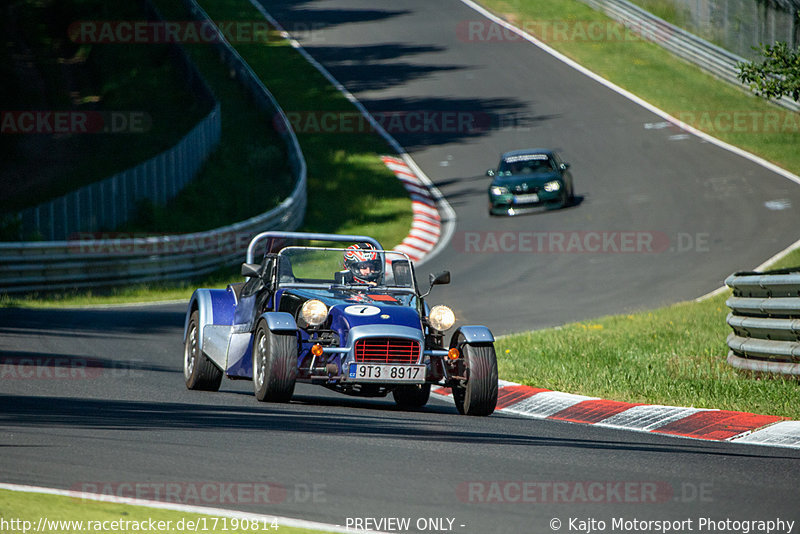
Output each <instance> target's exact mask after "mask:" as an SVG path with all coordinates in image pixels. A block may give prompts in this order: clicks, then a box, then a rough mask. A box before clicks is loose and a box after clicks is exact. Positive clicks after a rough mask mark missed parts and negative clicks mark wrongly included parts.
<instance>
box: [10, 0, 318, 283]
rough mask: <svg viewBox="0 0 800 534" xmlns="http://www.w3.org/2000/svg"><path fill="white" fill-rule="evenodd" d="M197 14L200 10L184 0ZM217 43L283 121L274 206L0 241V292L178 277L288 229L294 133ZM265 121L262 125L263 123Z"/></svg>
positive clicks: (297, 216) (301, 162)
mask: <svg viewBox="0 0 800 534" xmlns="http://www.w3.org/2000/svg"><path fill="white" fill-rule="evenodd" d="M184 1H185V2H187V5H189V6H190V7H191V8H192V12H193V13H195V16H196V17H197V18H200V19H201V20H208V16H207V15H206V14H205V13H204V12H203V11H202V9H201V8H200V7H199V6H197V4H196V3H195V2H193V1H192V0H184ZM220 41H221V42H220V44H219V49H220V52H221V54H222V55H223V58H224V60H225V62H226V63H227V64H228V66H229V67H230V68H231V69H233V71H234V72H235V74H236V77H237V78H238V79H239V80H240V81H241V82H242V83H243V84H244V85H245V87H247V88H248V89H249V90H250V92H251V94H252V96H253V99H254V101H255V102H256V105H257V106H259V107H261V108H262V109H264V110H267V111H268V112H269V113H271V114H274V115H277V116H278V117H280V118H282V119H283V122H284V124H285V125H286V127H285V128H282V129H281V136H282V137H283V139H284V142H285V143H286V148H287V153H288V155H289V166H290V169H291V171H292V174H293V176H294V178H295V187H294V190H293V191H292V193H291V195H289V197H288V198H287V199H286V200H284V201H283V202H282V203H281V204H280V205H279V206H277V207H276V208H274V209H272V210H270V211H268V212H266V213H263V214H261V215H258V216H256V217H252V218H250V219H247V220H245V221H242V222H239V223H236V224H232V225H230V226H226V227H223V228H217V229H216V230H211V231H207V232H197V233H193V234H183V235H171V236H157V237H141V238H137V237H124V238H120V239H100V240H92V239H80V236H77V237H79V238H78V239H75V240H71V241H52V242H28V243H0V293H3V292H7V293H17V292H30V291H46V290H58V289H69V288H86V287H102V286H112V285H117V284H122V283H125V284H128V283H140V282H150V281H159V280H170V279H172V280H174V279H185V278H187V277H190V276H198V275H203V274H207V273H210V272H213V271H214V270H216V269H218V268H220V267H222V266H225V265H231V264H234V263H238V262H241V261H243V258H244V255H245V252H246V251H247V245H248V243H249V241H250V237H252V236H253V235H255V234H257V233H260V232H263V231H266V230H278V229H280V230H296V229H297V228H299V227H300V225H301V224H302V222H303V218H304V216H305V209H306V163H305V159H304V158H303V153H302V151H301V150H300V145H299V144H298V142H297V137H296V136H295V134H294V131H292V129H291V127H290V126H289V121H288V120H286V118H285V116H284V114H283V111H282V110H281V108H280V107H279V106H278V104H277V102H276V101H275V99H274V97H273V96H272V94H271V93H270V92H269V91H268V90H267V89H266V87H264V85H263V84H262V83H261V81H260V80H259V79H258V77H257V76H256V75H255V74H254V73H253V71H252V70H251V69H250V67H249V66H248V65H247V64H246V63H245V62H244V61H243V60H242V59H241V57H239V54H238V53H236V51H235V50H234V49H233V47H231V46H230V44H228V43H227V41H225V40H224V36H222V35H220ZM265 127H268V126H267V125H265Z"/></svg>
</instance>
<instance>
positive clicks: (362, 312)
mask: <svg viewBox="0 0 800 534" xmlns="http://www.w3.org/2000/svg"><path fill="white" fill-rule="evenodd" d="M330 314H331V326H332V327H333V329H334V330H337V329H339V328H341V329H342V330H349V329H351V328H353V327H354V326H362V325H387V326H388V325H394V326H407V327H411V328H417V329H420V328H421V323H420V319H419V314H418V313H417V310H416V309H414V308H409V307H405V306H397V305H392V304H388V305H387V303H381V302H369V303H348V304H337V305H336V306H333V307H332V308H331V309H330ZM337 327H338V328H337Z"/></svg>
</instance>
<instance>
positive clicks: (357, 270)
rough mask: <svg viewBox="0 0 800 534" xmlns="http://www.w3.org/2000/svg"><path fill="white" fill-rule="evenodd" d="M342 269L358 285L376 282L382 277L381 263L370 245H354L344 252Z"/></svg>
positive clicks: (374, 249)
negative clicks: (347, 272) (350, 275)
mask: <svg viewBox="0 0 800 534" xmlns="http://www.w3.org/2000/svg"><path fill="white" fill-rule="evenodd" d="M343 263H344V268H345V269H347V270H348V271H350V273H351V274H352V275H353V279H354V280H355V281H356V282H358V283H368V282H378V281H379V280H380V279H381V277H382V276H383V261H382V260H381V257H380V254H378V249H376V248H375V247H374V246H373V245H372V244H371V243H356V244H354V245H350V246H349V247H347V248H346V249H345V251H344V262H343Z"/></svg>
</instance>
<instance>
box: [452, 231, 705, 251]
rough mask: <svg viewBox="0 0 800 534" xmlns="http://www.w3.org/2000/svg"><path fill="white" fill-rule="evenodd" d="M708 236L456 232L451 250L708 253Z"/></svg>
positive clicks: (654, 232)
mask: <svg viewBox="0 0 800 534" xmlns="http://www.w3.org/2000/svg"><path fill="white" fill-rule="evenodd" d="M709 242H710V236H709V234H707V233H695V234H691V233H678V234H675V235H674V236H670V234H667V233H666V232H658V231H600V230H588V231H587V230H580V231H578V230H574V231H548V232H456V233H455V234H454V235H453V241H452V245H451V246H452V247H453V249H454V250H455V251H456V252H459V253H463V254H492V253H507V254H659V253H664V252H709V247H710V245H709Z"/></svg>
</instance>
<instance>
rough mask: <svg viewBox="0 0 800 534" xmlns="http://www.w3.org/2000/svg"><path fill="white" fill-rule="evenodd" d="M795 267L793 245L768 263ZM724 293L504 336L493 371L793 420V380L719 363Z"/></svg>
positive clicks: (582, 389)
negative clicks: (781, 256)
mask: <svg viewBox="0 0 800 534" xmlns="http://www.w3.org/2000/svg"><path fill="white" fill-rule="evenodd" d="M797 266H800V249H797V250H794V251H792V252H790V253H789V254H788V255H786V256H785V257H784V258H782V259H781V260H779V261H777V262H776V263H775V264H774V265H772V266H770V268H773V269H784V268H789V267H797ZM729 296H730V291H726V292H725V293H723V294H721V295H717V296H715V297H712V298H710V299H706V300H704V301H702V302H695V301H692V302H683V303H680V304H675V305H673V306H667V307H664V308H659V309H656V310H653V311H649V312H642V313H635V314H629V315H614V316H608V317H602V318H599V319H595V320H592V321H586V322H580V323H571V324H567V325H564V326H562V327H557V328H549V329H546V330H539V331H535V332H526V333H522V334H514V335H510V336H505V337H503V338H501V339H499V340H498V342H497V356H498V366H499V371H500V376H501V377H502V378H504V379H505V380H510V381H513V382H518V383H520V384H527V385H530V386H535V387H538V388H546V389H553V390H557V391H564V392H568V393H576V394H581V395H589V396H596V397H601V398H607V399H614V400H620V401H627V402H642V403H646V404H665V405H671V406H675V405H677V406H694V407H697V408H717V409H725V410H735V411H743V412H752V413H760V414H768V415H780V416H784V417H790V418H792V419H796V420H800V384H799V383H798V380H797V378H792V377H785V376H780V375H765V374H757V373H748V372H743V371H738V370H736V369H734V368H733V367H731V366H730V365H728V364H727V362H726V357H727V354H728V347H727V345H726V343H725V340H726V338H727V336H728V334H729V333H730V332H731V330H730V327H728V325H727V324H726V322H725V318H726V317H727V315H728V312H729V310H728V308H727V306H725V301H726V300H727V298H728V297H729Z"/></svg>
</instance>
